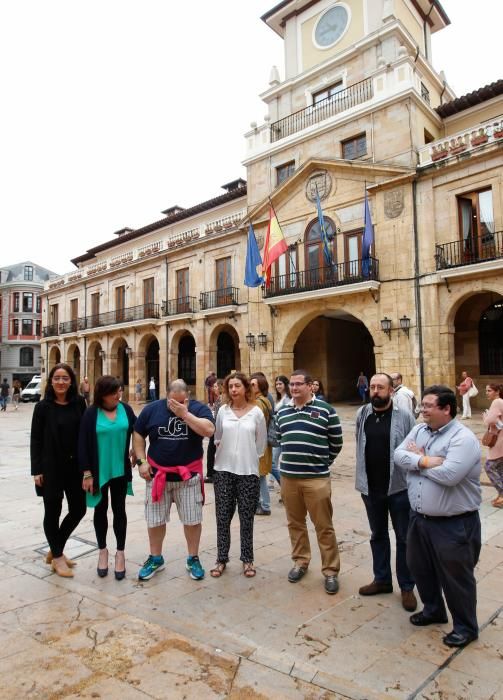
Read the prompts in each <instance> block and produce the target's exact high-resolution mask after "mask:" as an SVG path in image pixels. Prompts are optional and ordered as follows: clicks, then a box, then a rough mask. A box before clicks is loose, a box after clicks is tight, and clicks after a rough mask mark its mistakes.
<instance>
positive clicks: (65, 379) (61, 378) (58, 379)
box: [52, 377, 72, 384]
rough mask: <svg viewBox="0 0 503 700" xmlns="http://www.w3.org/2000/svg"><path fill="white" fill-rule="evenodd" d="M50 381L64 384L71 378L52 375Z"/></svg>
mask: <svg viewBox="0 0 503 700" xmlns="http://www.w3.org/2000/svg"><path fill="white" fill-rule="evenodd" d="M52 381H53V382H64V383H65V384H68V383H69V382H71V381H72V380H71V379H70V377H53V378H52Z"/></svg>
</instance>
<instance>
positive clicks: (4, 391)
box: [0, 382, 10, 398]
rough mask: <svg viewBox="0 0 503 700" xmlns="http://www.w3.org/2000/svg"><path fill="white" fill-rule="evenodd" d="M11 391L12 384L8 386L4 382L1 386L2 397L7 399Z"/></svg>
mask: <svg viewBox="0 0 503 700" xmlns="http://www.w3.org/2000/svg"><path fill="white" fill-rule="evenodd" d="M9 389H10V384H8V383H7V382H2V383H1V384H0V391H1V396H3V397H4V398H5V397H7V396H8V395H9Z"/></svg>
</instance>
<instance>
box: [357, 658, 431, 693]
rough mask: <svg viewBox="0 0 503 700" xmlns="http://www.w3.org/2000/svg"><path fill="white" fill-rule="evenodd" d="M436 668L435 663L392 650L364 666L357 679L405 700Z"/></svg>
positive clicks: (368, 685) (370, 686) (374, 688)
mask: <svg viewBox="0 0 503 700" xmlns="http://www.w3.org/2000/svg"><path fill="white" fill-rule="evenodd" d="M436 670H437V664H433V663H430V662H428V661H424V660H423V659H419V658H417V656H409V655H408V654H404V653H402V654H401V655H400V656H398V655H397V653H396V652H394V653H388V654H386V655H384V656H382V657H381V658H380V659H378V660H377V661H375V662H374V663H373V664H372V665H371V666H369V667H368V668H366V669H365V671H364V672H363V673H362V675H361V677H360V679H359V680H360V681H361V682H362V683H363V684H364V685H366V686H367V687H369V688H372V689H373V690H377V691H380V692H382V693H384V694H386V696H387V697H388V698H400V699H403V700H405V699H406V698H409V696H410V695H411V694H413V693H414V691H415V690H416V688H417V687H418V686H419V685H421V683H422V682H423V681H424V679H425V678H428V677H429V676H430V675H431V674H432V673H434V672H435V671H436Z"/></svg>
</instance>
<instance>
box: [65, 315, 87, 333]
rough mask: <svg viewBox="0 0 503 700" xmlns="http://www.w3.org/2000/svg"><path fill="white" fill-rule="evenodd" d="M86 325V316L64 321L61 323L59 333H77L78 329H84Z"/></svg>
mask: <svg viewBox="0 0 503 700" xmlns="http://www.w3.org/2000/svg"><path fill="white" fill-rule="evenodd" d="M85 327H86V326H85V319H84V318H74V319H73V320H72V321H64V323H60V324H59V334H60V335H63V334H64V333H76V332H77V331H82V330H84V328H85Z"/></svg>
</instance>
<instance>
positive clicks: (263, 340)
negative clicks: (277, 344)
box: [257, 333, 267, 348]
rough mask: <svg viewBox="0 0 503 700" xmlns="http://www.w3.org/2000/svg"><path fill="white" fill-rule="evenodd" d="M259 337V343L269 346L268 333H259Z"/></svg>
mask: <svg viewBox="0 0 503 700" xmlns="http://www.w3.org/2000/svg"><path fill="white" fill-rule="evenodd" d="M257 339H258V344H259V345H260V346H261V347H263V348H265V347H267V334H266V333H259V334H258V336H257Z"/></svg>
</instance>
